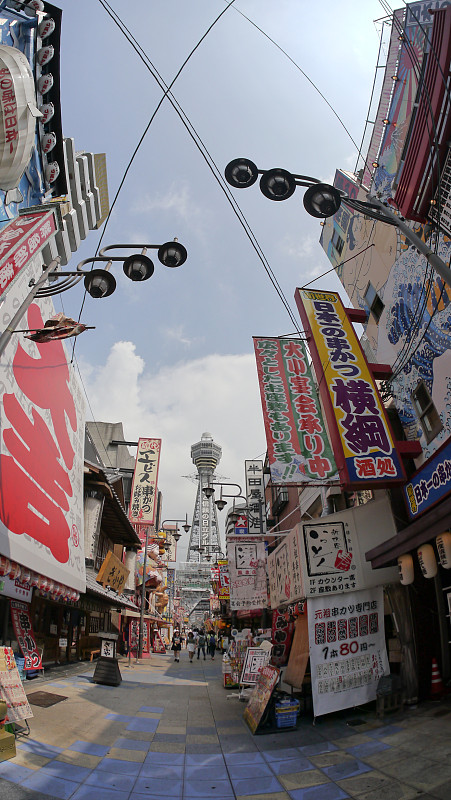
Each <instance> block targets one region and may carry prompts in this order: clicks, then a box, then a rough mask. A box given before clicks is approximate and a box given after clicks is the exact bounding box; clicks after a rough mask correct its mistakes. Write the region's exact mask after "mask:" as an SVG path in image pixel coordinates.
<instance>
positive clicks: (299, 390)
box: [254, 337, 337, 483]
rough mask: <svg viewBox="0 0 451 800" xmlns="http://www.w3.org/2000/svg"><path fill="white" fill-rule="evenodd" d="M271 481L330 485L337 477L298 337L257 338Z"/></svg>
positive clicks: (303, 349) (258, 368) (301, 344)
mask: <svg viewBox="0 0 451 800" xmlns="http://www.w3.org/2000/svg"><path fill="white" fill-rule="evenodd" d="M254 348H255V356H256V359H257V371H258V380H259V384H260V394H261V400H262V408H263V418H264V423H265V432H266V441H267V445H268V459H269V467H270V471H271V478H272V481H273V483H277V482H279V483H280V482H283V483H299V482H304V481H318V480H321V481H325V480H326V481H328V480H331V479H333V478H334V477H335V476H336V473H337V467H336V465H335V461H334V458H333V455H332V450H331V446H330V443H329V439H328V436H327V432H326V428H325V425H324V420H323V417H322V413H321V408H320V404H319V400H318V395H317V393H316V388H315V384H314V380H313V376H312V372H311V369H310V366H309V363H308V359H307V353H306V350H305V347H304V345H303V343H302V341H301V340H300V339H268V338H263V337H254Z"/></svg>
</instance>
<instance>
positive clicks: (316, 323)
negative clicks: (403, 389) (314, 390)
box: [295, 289, 405, 489]
mask: <svg viewBox="0 0 451 800" xmlns="http://www.w3.org/2000/svg"><path fill="white" fill-rule="evenodd" d="M295 297H296V303H297V306H298V309H299V313H300V315H301V319H302V323H303V325H304V328H305V329H306V331H308V334H309V348H310V352H311V355H312V360H313V364H314V367H315V372H316V375H317V377H318V380H319V385H320V394H321V399H322V401H323V405H324V409H325V413H326V419H327V423H328V428H329V431H330V435H331V439H332V446H333V450H334V454H335V459H336V462H337V466H338V469H339V471H340V478H341V482H342V483H343V484H345V485H347V486H349V487H351V488H356V489H358V488H361V487H362V485H365V486H366V487H372V486H374V487H375V488H381V486H393V485H396V484H401V483H403V482H404V481H405V475H404V470H403V467H402V464H401V461H400V458H399V456H398V453H397V450H396V446H395V442H394V439H393V436H392V433H391V430H390V426H389V424H388V419H387V417H386V413H385V409H384V406H383V403H382V400H381V399H380V396H379V392H378V390H377V387H376V384H375V381H374V378H373V376H372V374H371V371H370V368H369V366H368V364H367V361H366V358H365V356H364V353H363V350H362V348H361V346H360V343H359V341H358V339H357V336H356V334H355V332H354V328H353V327H352V325H351V322H350V321H349V318H348V316H347V314H346V310H345V308H344V306H343V303H342V301H341V299H340V297H339V295H338V294H336V293H335V292H315V291H309V290H306V289H297V290H296V294H295Z"/></svg>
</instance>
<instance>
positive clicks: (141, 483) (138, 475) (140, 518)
mask: <svg viewBox="0 0 451 800" xmlns="http://www.w3.org/2000/svg"><path fill="white" fill-rule="evenodd" d="M160 452H161V439H139V442H138V452H137V453H136V461H135V472H134V474H133V485H132V492H131V501H130V512H129V516H130V522H132V523H141V524H142V523H147V524H148V525H154V524H155V511H156V497H157V484H158V467H159V464H160Z"/></svg>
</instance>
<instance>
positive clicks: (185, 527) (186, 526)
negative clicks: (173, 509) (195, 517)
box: [161, 513, 191, 542]
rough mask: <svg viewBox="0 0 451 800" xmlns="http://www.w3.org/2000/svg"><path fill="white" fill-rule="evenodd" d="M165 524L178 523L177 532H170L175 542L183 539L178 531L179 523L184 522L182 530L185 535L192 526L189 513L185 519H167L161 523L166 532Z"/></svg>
mask: <svg viewBox="0 0 451 800" xmlns="http://www.w3.org/2000/svg"><path fill="white" fill-rule="evenodd" d="M165 522H175V523H176V529H175V531H171V530H170V531H168V532H169V533H170V534H171V536H172V538H173V539H174V541H175V542H178V541H179V539H180V537H181V535H182V534H181V533H180V532H179V529H178V525H177V523H178V522H183V525H182V528H183V530H184V531H185V533H188V531H189V529H190V528H191V525H189V523H188V513H186V514H185V519H165V520H163V522H162V523H161V528H162V530H164V525H165Z"/></svg>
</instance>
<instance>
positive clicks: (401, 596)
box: [386, 583, 418, 704]
mask: <svg viewBox="0 0 451 800" xmlns="http://www.w3.org/2000/svg"><path fill="white" fill-rule="evenodd" d="M386 592H387V596H388V600H389V603H390V606H391V610H392V614H393V618H394V622H395V627H396V630H397V633H398V636H399V641H400V643H401V647H402V663H401V680H402V682H403V686H404V689H405V693H406V703H411V704H413V703H416V702H417V701H418V675H417V667H416V656H415V642H414V638H413V625H412V611H411V608H410V601H409V593H408V589H407V588H406V587H404V586H402V585H401V584H400V583H393V584H390V585H389V586H387V587H386Z"/></svg>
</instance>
